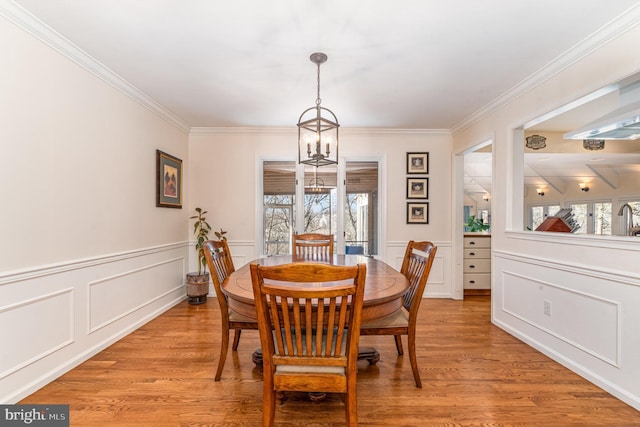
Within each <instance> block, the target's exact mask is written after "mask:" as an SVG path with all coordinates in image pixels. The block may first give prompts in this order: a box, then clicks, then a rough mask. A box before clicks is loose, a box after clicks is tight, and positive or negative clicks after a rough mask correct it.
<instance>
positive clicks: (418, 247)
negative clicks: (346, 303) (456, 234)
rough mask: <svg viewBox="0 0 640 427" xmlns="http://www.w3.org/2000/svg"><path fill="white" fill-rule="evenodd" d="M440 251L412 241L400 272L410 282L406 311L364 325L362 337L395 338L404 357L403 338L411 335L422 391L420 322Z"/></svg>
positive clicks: (415, 373) (411, 355) (415, 374)
mask: <svg viewBox="0 0 640 427" xmlns="http://www.w3.org/2000/svg"><path fill="white" fill-rule="evenodd" d="M437 250H438V248H437V247H436V246H435V245H434V244H433V243H431V242H414V241H413V240H411V241H409V243H408V244H407V249H406V251H405V254H404V259H403V261H402V268H401V269H400V272H401V273H402V274H403V275H404V276H405V277H406V278H407V280H409V289H407V291H406V293H405V294H404V296H403V298H402V308H401V309H400V310H398V311H396V312H395V313H394V314H392V315H389V316H386V317H383V318H380V319H372V320H370V321H367V322H363V323H362V325H361V326H360V335H393V336H394V337H395V340H396V349H397V351H398V355H402V354H404V352H403V349H402V335H406V336H407V341H408V343H409V360H410V362H411V369H412V370H413V378H414V379H415V382H416V387H418V388H422V381H421V380H420V371H419V370H418V360H417V358H416V323H417V319H418V309H419V308H420V303H421V302H422V294H423V293H424V289H425V287H426V284H427V279H428V278H429V272H430V271H431V265H432V264H433V260H434V258H435V256H436V252H437Z"/></svg>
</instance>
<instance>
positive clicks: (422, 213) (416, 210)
mask: <svg viewBox="0 0 640 427" xmlns="http://www.w3.org/2000/svg"><path fill="white" fill-rule="evenodd" d="M407 224H429V202H421V203H414V202H409V203H407Z"/></svg>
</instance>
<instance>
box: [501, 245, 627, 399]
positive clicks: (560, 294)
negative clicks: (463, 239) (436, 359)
mask: <svg viewBox="0 0 640 427" xmlns="http://www.w3.org/2000/svg"><path fill="white" fill-rule="evenodd" d="M596 249H597V248H596ZM494 267H495V268H494V271H493V274H494V278H495V279H494V280H495V283H494V289H493V291H492V295H491V296H492V321H493V323H494V324H496V325H497V326H499V327H500V328H502V329H504V330H506V331H507V332H509V333H511V334H512V335H514V336H516V337H518V338H519V339H521V340H523V341H524V342H526V343H528V344H530V345H531V346H533V347H534V348H536V349H537V350H539V351H541V352H542V353H544V354H546V355H547V356H549V357H551V358H552V359H554V360H555V361H557V362H559V363H561V364H562V365H564V366H566V367H567V368H569V369H571V370H572V371H574V372H576V373H578V374H579V375H581V376H582V377H584V378H586V379H588V380H589V381H591V382H593V383H594V384H596V385H598V386H599V387H601V388H603V389H605V390H606V391H608V392H609V393H611V394H613V395H614V396H616V397H617V398H619V399H621V400H623V401H624V402H627V403H628V404H630V405H631V406H633V407H634V408H636V409H640V370H639V369H638V368H637V361H638V360H640V340H639V339H638V325H639V324H640V310H638V307H640V277H638V276H637V274H632V273H630V272H629V271H616V270H614V269H613V268H612V266H610V265H607V266H600V265H586V264H578V263H566V262H565V263H559V262H556V261H555V260H551V259H548V258H544V257H543V256H537V255H533V254H530V253H527V254H519V253H514V252H507V251H494Z"/></svg>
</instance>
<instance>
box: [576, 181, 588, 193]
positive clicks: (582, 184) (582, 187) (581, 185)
mask: <svg viewBox="0 0 640 427" xmlns="http://www.w3.org/2000/svg"><path fill="white" fill-rule="evenodd" d="M578 185H579V186H580V189H581V190H582V191H589V186H588V185H587V184H586V183H584V182H581V183H579V184H578Z"/></svg>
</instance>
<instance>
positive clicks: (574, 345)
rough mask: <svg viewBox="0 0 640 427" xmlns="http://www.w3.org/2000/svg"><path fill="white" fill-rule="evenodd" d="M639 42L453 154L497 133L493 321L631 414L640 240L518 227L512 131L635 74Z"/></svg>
mask: <svg viewBox="0 0 640 427" xmlns="http://www.w3.org/2000/svg"><path fill="white" fill-rule="evenodd" d="M639 40H640V27H638V26H636V27H635V28H633V29H631V30H629V31H628V32H627V33H625V34H624V35H622V36H620V37H618V38H615V39H613V40H611V41H608V42H607V43H603V45H602V46H601V47H600V48H599V49H597V50H594V51H590V52H588V53H585V55H584V56H583V57H581V58H576V60H575V62H573V63H572V64H568V65H567V67H565V68H563V69H562V70H561V71H559V73H558V74H556V75H555V76H553V77H551V78H548V79H546V80H545V81H544V82H542V83H541V84H539V85H538V86H537V87H535V88H533V89H532V90H529V91H527V92H525V93H523V94H522V95H521V96H519V97H518V98H517V99H515V100H514V101H512V102H509V103H508V104H506V105H504V106H503V108H501V109H499V110H498V111H496V112H494V113H492V114H489V115H486V116H485V117H483V118H482V119H480V120H478V121H477V122H475V123H474V124H472V125H470V126H468V127H466V128H464V129H461V130H460V131H457V132H456V133H455V134H454V153H462V152H463V151H464V150H466V149H468V148H469V147H471V146H473V145H475V144H478V143H479V142H482V141H484V140H486V137H487V135H494V147H493V149H494V152H493V153H494V165H495V170H494V188H493V192H492V246H493V269H492V271H493V283H492V320H493V322H494V323H495V324H496V325H497V326H499V327H501V328H503V329H505V330H507V331H509V332H510V333H512V334H514V335H515V336H517V337H519V338H520V339H522V340H523V341H525V342H527V343H529V344H531V345H532V346H534V347H535V348H537V349H539V350H540V351H542V352H544V353H545V354H547V355H549V356H550V357H552V358H553V359H555V360H557V361H558V362H560V363H562V364H564V365H565V366H567V367H569V368H570V369H572V370H574V371H575V372H577V373H579V374H581V375H582V376H584V377H585V378H587V379H589V380H591V381H593V382H594V383H595V384H597V385H599V386H600V387H602V388H604V389H605V390H607V391H609V392H610V393H612V394H613V395H615V396H617V397H618V398H620V399H622V400H623V401H625V402H627V403H629V404H630V405H632V406H634V407H635V408H637V409H640V370H639V369H638V363H637V361H638V360H640V339H638V325H639V324H640V310H638V307H640V267H639V264H638V259H639V256H640V239H637V238H635V240H634V238H623V237H618V238H615V237H614V238H611V237H609V238H608V237H595V236H583V235H566V234H564V233H562V234H559V233H533V232H525V231H522V230H523V224H522V223H523V221H522V211H523V210H522V206H523V180H522V160H521V158H522V153H523V151H524V149H523V145H524V140H523V134H522V132H521V131H520V132H515V133H516V134H518V133H519V138H514V129H516V128H517V127H519V126H521V125H522V124H523V123H525V122H527V121H529V120H531V119H533V118H535V117H537V116H539V115H541V114H543V113H546V112H548V111H551V110H553V109H554V108H557V107H558V106H560V105H564V104H566V103H568V102H569V101H572V100H574V99H577V98H578V97H580V96H583V95H585V94H587V93H589V92H592V91H593V90H595V89H598V88H600V87H602V86H605V85H606V84H609V83H612V82H615V81H618V80H620V79H621V78H623V77H625V76H629V75H631V74H633V73H635V72H638V71H639V70H640V57H638V56H637V55H630V54H629V47H630V46H635V45H637V43H638V41H639ZM518 159H520V160H518ZM576 191H577V190H576ZM545 198H546V196H545ZM545 302H547V303H549V304H551V307H552V310H551V315H545V314H544V305H545Z"/></svg>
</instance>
